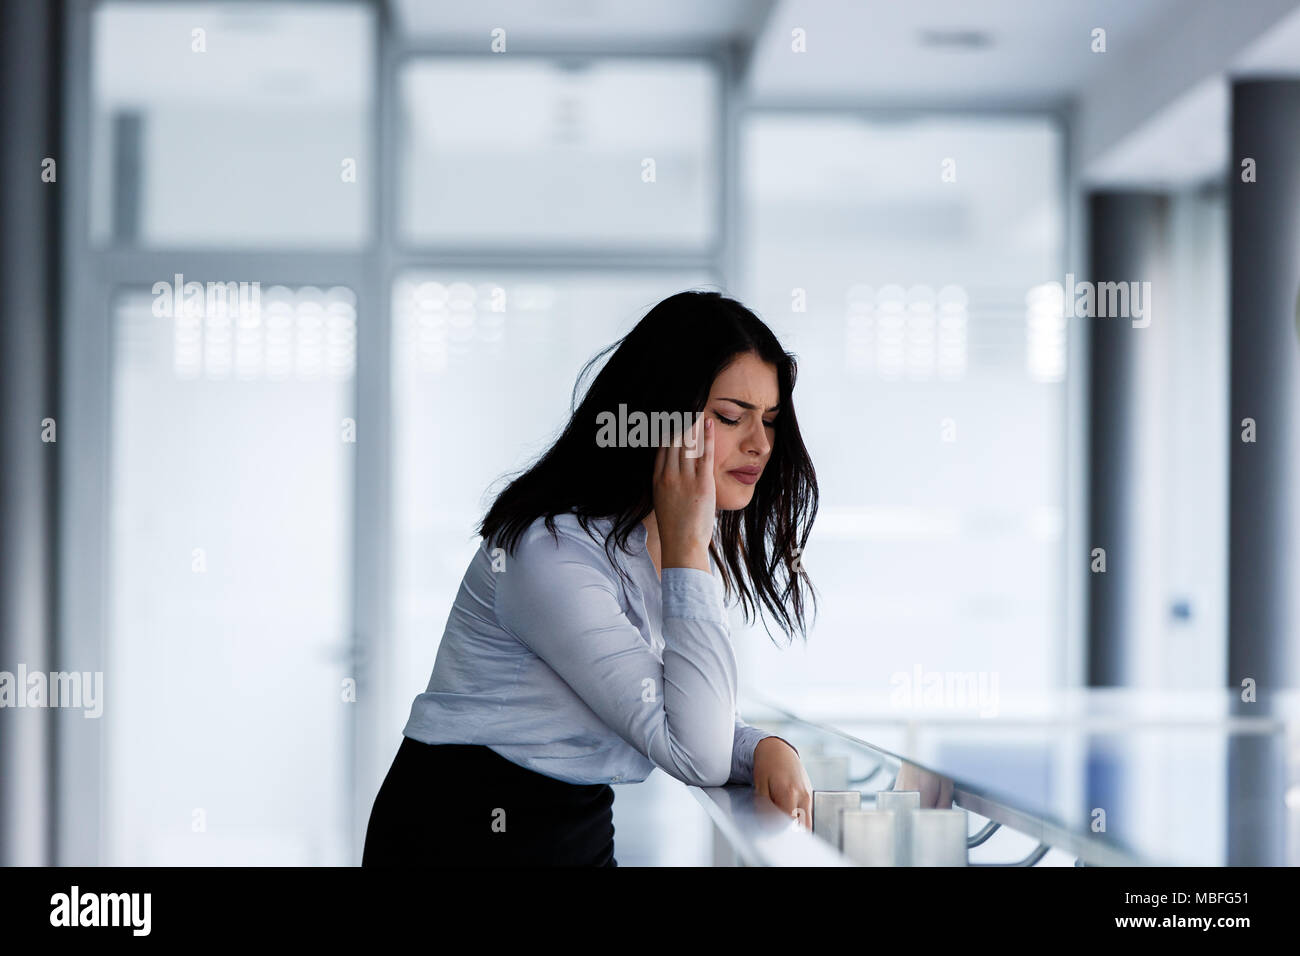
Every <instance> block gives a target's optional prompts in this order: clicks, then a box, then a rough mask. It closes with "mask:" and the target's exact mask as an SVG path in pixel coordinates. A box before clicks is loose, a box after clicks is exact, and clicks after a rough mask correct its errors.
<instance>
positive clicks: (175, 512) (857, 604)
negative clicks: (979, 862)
mask: <svg viewBox="0 0 1300 956" xmlns="http://www.w3.org/2000/svg"><path fill="white" fill-rule="evenodd" d="M0 16H3V17H4V18H5V21H6V26H7V27H8V28H9V29H7V30H6V31H5V33H6V36H5V41H4V42H5V45H6V54H7V55H6V57H5V67H4V68H5V71H6V72H5V79H4V88H5V94H4V95H5V109H6V113H5V115H6V119H7V120H12V128H13V135H12V137H11V138H10V139H9V140H8V141H7V142H6V144H5V146H4V147H3V151H4V155H5V162H6V167H5V173H6V175H5V177H4V182H5V185H4V190H5V195H4V202H5V208H6V210H7V212H6V216H5V223H4V226H3V231H4V241H5V252H4V263H3V264H4V276H3V278H4V288H5V290H6V292H5V295H6V298H7V299H8V300H9V301H8V302H7V305H6V311H5V317H4V332H3V335H4V341H3V344H4V350H3V354H2V355H0V362H3V370H2V371H3V375H2V376H0V378H3V380H4V422H3V428H4V429H5V431H4V435H3V445H2V447H0V455H3V458H4V480H5V487H4V496H3V510H2V515H3V519H4V531H3V535H0V537H3V562H4V563H3V574H2V575H0V582H2V583H0V609H2V610H3V617H2V618H0V624H2V625H3V637H2V639H0V670H5V671H11V672H12V671H16V669H17V667H18V665H19V664H22V665H23V666H24V667H25V669H26V670H27V671H28V672H36V671H46V672H52V671H74V672H78V673H85V674H95V673H98V674H101V675H102V678H103V688H104V689H103V698H104V699H103V704H104V709H103V713H102V716H99V717H96V718H93V719H92V718H87V717H85V716H83V713H82V711H81V710H78V709H76V708H71V707H58V708H41V707H14V708H13V709H6V710H5V711H4V712H2V713H0V732H2V733H3V735H4V746H3V748H0V833H2V834H3V844H2V851H0V857H3V860H2V862H3V863H5V864H15V863H27V864H31V863H45V862H57V863H63V864H70V863H79V864H128V865H130V864H142V865H154V864H186V865H188V864H199V865H203V864H218V865H224V864H236V863H254V864H272V865H353V864H355V863H357V862H359V860H360V847H361V840H362V837H363V836H364V829H365V823H366V818H367V815H368V813H369V809H370V805H371V801H372V800H373V797H374V794H375V792H376V790H377V788H378V786H379V783H380V781H381V780H382V777H383V774H384V773H385V772H386V770H387V768H388V765H389V763H390V761H391V759H392V757H393V755H394V753H395V752H396V749H397V746H398V744H399V742H400V733H401V728H402V726H403V724H404V723H405V721H406V717H407V714H408V712H409V708H410V705H411V701H412V699H413V697H414V696H415V695H416V694H417V693H419V692H420V691H422V690H423V689H424V687H425V685H426V683H427V682H428V679H429V672H430V669H431V667H432V665H433V661H434V657H435V654H436V652H437V647H438V641H439V638H440V636H441V633H442V628H443V626H444V624H445V621H446V618H447V614H448V610H449V608H450V605H451V602H452V600H453V599H454V598H455V595H456V592H457V589H458V587H459V583H460V579H461V575H462V574H463V573H464V570H465V567H466V565H467V563H468V561H469V559H470V557H471V555H472V554H473V553H474V550H475V548H476V547H477V539H476V537H475V535H474V531H473V528H474V525H475V524H476V523H477V521H478V519H479V518H480V517H481V516H482V514H483V512H484V510H485V509H486V507H487V505H488V504H489V503H490V500H491V499H490V497H489V492H490V491H492V490H498V489H499V488H500V487H501V484H500V480H501V479H502V478H503V477H504V476H505V475H507V474H508V473H512V472H515V471H517V470H519V469H520V468H522V467H523V466H524V465H525V464H526V463H527V462H528V461H530V460H531V458H532V457H533V456H534V455H536V454H537V453H538V452H540V451H541V450H542V449H543V448H544V447H545V445H546V444H547V443H548V441H549V439H550V438H552V437H553V435H554V432H555V430H556V429H557V428H558V427H559V426H560V425H561V424H562V423H563V422H564V420H565V418H566V414H567V412H568V410H569V403H570V399H571V392H572V388H573V383H574V378H575V376H576V374H577V372H578V370H579V368H580V367H581V366H582V364H583V363H584V362H585V361H586V360H587V359H588V358H590V357H591V356H592V355H593V354H595V353H596V352H597V351H598V350H599V349H601V348H602V347H604V346H605V345H607V344H609V343H610V342H612V341H613V340H614V339H616V338H617V337H619V336H620V335H622V334H623V333H624V332H626V331H627V330H628V329H629V328H630V327H631V326H632V325H633V324H634V323H635V322H636V321H637V319H639V318H640V317H641V316H642V315H643V314H644V313H645V311H646V310H647V309H648V308H649V307H650V306H652V305H653V304H654V303H655V302H657V301H659V300H660V299H662V298H663V297H665V296H666V295H669V294H671V293H673V292H676V291H680V290H682V289H686V288H713V289H720V290H722V291H724V292H725V293H727V294H729V295H732V296H734V297H736V298H738V299H739V300H740V301H742V302H744V303H745V304H746V305H748V306H749V307H750V308H752V309H754V310H755V311H756V312H757V313H758V314H759V315H760V316H761V317H762V318H763V319H764V320H765V321H766V322H768V323H769V324H770V325H771V327H772V328H773V330H774V331H775V332H776V334H777V335H778V337H780V339H781V341H782V343H783V345H785V347H786V348H788V349H790V350H791V351H793V352H795V353H796V354H797V356H798V357H799V362H800V366H801V367H800V372H801V375H800V378H799V383H798V386H797V388H796V390H795V399H796V401H797V403H798V408H799V417H800V421H801V425H802V428H803V430H804V434H805V437H806V439H807V442H808V445H809V450H810V453H811V455H812V458H813V461H814V463H815V465H816V467H817V472H818V478H819V481H820V484H821V493H822V509H821V511H820V513H819V515H818V518H817V522H816V525H815V528H814V532H813V537H812V539H811V541H810V543H809V547H808V550H807V554H806V555H804V556H803V563H804V565H805V566H806V567H807V568H808V570H809V573H810V574H811V575H812V578H813V581H814V583H815V585H816V587H817V589H818V594H819V603H818V607H819V614H818V617H817V620H816V626H815V628H814V629H813V633H812V637H811V639H810V642H809V645H808V646H807V647H803V646H801V645H795V646H793V647H789V648H783V647H778V646H776V645H775V644H774V642H773V641H772V640H770V639H769V636H768V635H767V634H766V633H765V631H764V629H763V627H762V626H761V625H756V626H744V625H743V622H742V619H741V617H740V615H739V613H738V612H737V613H736V614H735V615H734V617H733V635H734V639H735V643H736V649H737V654H738V657H739V661H740V673H741V684H742V688H744V687H749V688H752V689H755V690H761V692H762V694H763V695H764V696H765V697H768V698H773V699H776V700H779V701H781V702H782V703H783V704H785V705H786V706H787V707H789V708H790V709H791V710H794V711H795V712H798V713H800V714H806V715H808V716H810V717H816V718H818V719H825V720H827V721H831V722H834V721H837V720H846V719H849V718H852V717H853V716H855V715H856V714H859V712H860V711H861V710H862V708H864V707H868V706H872V707H874V706H876V705H878V704H881V703H882V702H888V701H890V700H891V698H893V696H894V694H895V692H896V690H897V687H898V684H899V682H900V680H902V681H910V680H911V679H912V675H914V674H920V673H941V674H942V673H953V672H957V673H980V674H985V675H996V676H995V680H996V687H997V694H998V706H999V707H1001V708H1002V709H1004V710H1005V711H1009V712H1014V711H1015V709H1016V707H1017V706H1018V703H1019V702H1022V701H1034V700H1039V699H1042V698H1044V697H1051V695H1053V694H1054V693H1056V692H1058V691H1061V690H1065V689H1069V688H1086V687H1090V686H1117V687H1121V686H1122V687H1129V688H1151V689H1153V690H1155V689H1159V690H1191V691H1202V690H1208V689H1222V688H1225V687H1235V686H1237V685H1238V684H1239V682H1240V680H1241V679H1242V677H1243V675H1252V676H1254V677H1256V678H1258V679H1259V680H1260V682H1261V684H1269V685H1271V686H1276V687H1289V688H1295V687H1297V686H1300V657H1297V654H1296V650H1295V648H1296V646H1297V645H1296V643H1295V634H1296V633H1297V630H1296V627H1297V625H1300V597H1297V595H1300V588H1296V587H1295V586H1294V585H1295V582H1296V581H1297V580H1300V577H1298V576H1297V575H1298V574H1300V551H1298V550H1297V549H1296V547H1295V542H1296V541H1297V540H1300V481H1297V480H1296V478H1297V473H1298V472H1300V418H1297V416H1296V413H1295V408H1296V407H1298V406H1296V404H1295V399H1296V398H1297V397H1298V396H1297V393H1298V392H1300V373H1298V372H1297V365H1298V364H1300V343H1298V342H1297V336H1296V332H1297V329H1296V328H1295V327H1294V326H1293V325H1292V326H1288V327H1287V328H1284V329H1283V330H1282V331H1281V332H1278V331H1276V329H1275V328H1274V326H1268V328H1267V329H1266V328H1265V327H1264V325H1263V324H1262V323H1264V322H1265V321H1267V320H1268V317H1269V316H1276V315H1278V314H1285V315H1291V314H1294V309H1295V305H1294V296H1295V294H1296V291H1297V290H1296V274H1295V263H1296V262H1297V261H1300V257H1298V253H1300V249H1298V248H1297V247H1298V246H1300V240H1297V235H1300V229H1297V221H1298V217H1300V212H1297V206H1296V205H1295V203H1291V205H1290V206H1289V207H1288V206H1286V205H1285V203H1283V204H1281V205H1280V206H1278V208H1276V210H1275V211H1274V212H1273V214H1272V215H1271V216H1270V213H1269V209H1270V208H1271V207H1272V206H1277V205H1278V204H1277V203H1268V202H1263V203H1259V204H1257V205H1255V206H1252V205H1249V203H1250V201H1251V200H1249V199H1246V200H1243V199H1242V197H1241V194H1240V193H1234V192H1233V190H1234V189H1238V188H1239V187H1240V185H1241V184H1242V182H1243V180H1242V160H1243V159H1244V158H1248V157H1253V158H1254V159H1256V160H1258V161H1259V162H1260V164H1261V165H1260V167H1259V174H1258V175H1259V182H1260V183H1264V182H1265V181H1266V178H1270V177H1271V178H1272V182H1273V183H1274V185H1273V186H1272V187H1270V188H1279V189H1282V190H1283V192H1282V193H1281V194H1283V195H1286V196H1289V197H1290V198H1291V199H1294V198H1295V197H1296V196H1297V195H1300V172H1297V166H1296V163H1295V162H1294V157H1295V150H1296V149H1297V148H1300V142H1297V135H1296V133H1295V130H1297V129H1300V5H1297V4H1296V3H1295V2H1294V0H1287V2H1282V0H1251V2H1249V3H1244V4H1222V3H1217V2H1212V0H1183V2H1175V0H1096V2H1091V3H1088V4H1038V3H1030V2H1013V0H985V2H980V3H967V2H958V0H924V2H918V3H909V4H897V3H892V2H885V0H879V2H876V0H872V2H860V3H855V2H848V0H829V2H828V0H724V2H715V3H709V4H707V5H700V4H697V3H689V2H686V0H671V2H655V3H649V2H640V0H637V2H621V3H620V2H597V0H592V2H583V3H577V2H559V0H552V2H545V3H535V4H533V3H529V4H523V3H509V2H489V3H459V2H443V0H439V2H421V0H391V2H369V0H355V2H354V0H344V2H328V3H327V2H319V3H317V2H272V0H264V2H240V3H220V2H214V3H208V2H197V0H195V2H188V0H186V2H171V0H159V2H153V0H100V2H89V0H70V2H66V3H53V4H48V5H40V4H33V3H23V2H20V3H14V4H12V5H8V4H7V5H6V7H5V9H4V12H3V13H2V14H0ZM1098 29H1102V31H1103V34H1102V36H1101V37H1100V45H1101V48H1100V49H1098V43H1099V37H1098V35H1097V33H1096V31H1097V30H1098ZM1248 144H1250V153H1249V154H1247V153H1244V152H1243V150H1244V149H1246V148H1247V145H1248ZM1256 147H1257V148H1256ZM1287 157H1289V158H1290V159H1291V160H1292V162H1291V163H1290V164H1289V167H1288V166H1287V164H1286V163H1285V162H1284V158H1287ZM47 159H54V160H55V161H56V162H55V165H54V167H53V168H54V169H56V170H57V172H56V178H54V179H51V178H50V177H49V174H48V169H49V168H50V167H49V166H48V164H47V163H46V162H45V160H47ZM43 177H44V178H43ZM1279 180H1281V181H1282V182H1283V185H1282V186H1278V185H1277V183H1278V182H1279ZM40 190H44V192H40ZM1274 195H1277V194H1274ZM1234 202H1235V203H1236V206H1235V207H1234ZM1234 217H1235V218H1234ZM1288 243H1289V245H1288ZM1288 270H1289V271H1288ZM1098 280H1101V281H1106V280H1111V281H1124V282H1129V281H1133V282H1135V283H1137V284H1138V286H1137V288H1142V286H1141V283H1148V284H1149V285H1148V286H1147V288H1149V289H1150V290H1151V291H1150V299H1149V301H1148V302H1147V304H1148V306H1150V309H1151V311H1150V313H1149V316H1147V317H1148V318H1149V320H1150V321H1149V325H1145V326H1144V325H1142V324H1141V319H1142V318H1143V317H1142V316H1137V315H1130V314H1128V313H1126V314H1124V315H1122V316H1118V317H1096V316H1093V317H1088V316H1085V315H1076V314H1074V313H1075V311H1076V307H1077V305H1078V303H1077V301H1076V299H1075V297H1074V295H1073V292H1074V288H1075V287H1076V284H1083V283H1087V282H1092V281H1098ZM241 283H243V284H245V285H246V286H249V285H250V284H251V286H255V287H256V290H257V292H256V294H257V295H258V296H259V298H258V300H257V302H256V304H255V305H253V304H251V303H250V302H249V300H248V298H247V297H246V294H245V293H247V292H248V290H246V289H245V290H243V291H241V286H240V284H241ZM1077 287H1081V285H1077ZM1288 290H1289V294H1290V295H1291V296H1292V300H1291V302H1290V303H1287V302H1286V301H1285V295H1286V294H1287V292H1288ZM1135 295H1136V293H1135ZM196 302H197V306H196V307H192V305H193V304H194V303H196ZM1279 303H1280V304H1279ZM1128 305H1129V307H1130V311H1131V310H1132V309H1134V308H1136V307H1137V300H1136V299H1134V300H1133V301H1131V302H1129V303H1128ZM1288 306H1289V307H1290V308H1291V309H1292V310H1293V311H1292V312H1291V313H1286V312H1285V311H1283V313H1279V309H1283V310H1285V308H1287V307H1288ZM1251 316H1259V317H1260V318H1259V319H1258V322H1259V323H1261V324H1259V325H1252V324H1251V322H1252V321H1253V320H1252V319H1251V318H1250V317H1251ZM1244 418H1251V419H1252V420H1254V421H1256V422H1258V427H1259V429H1260V435H1261V438H1260V440H1259V443H1256V444H1255V445H1254V446H1253V447H1252V446H1251V445H1248V444H1243V442H1242V441H1239V440H1238V433H1239V432H1241V431H1242V428H1243V427H1244V426H1243V425H1242V424H1241V421H1242V419H1244ZM46 419H50V420H51V423H52V424H54V425H56V429H55V433H56V440H51V437H50V434H51V426H50V425H49V424H46ZM1247 454H1250V455H1253V457H1250V458H1248V459H1245V458H1242V459H1237V458H1234V456H1239V455H1247ZM1234 529H1235V531H1234ZM1250 535H1256V537H1254V538H1252V537H1249V536H1250ZM1261 536H1262V537H1261ZM1097 549H1101V550H1102V551H1103V552H1104V562H1108V566H1106V567H1105V569H1104V571H1103V572H1102V574H1104V575H1105V577H1102V576H1101V574H1099V573H1098V570H1097ZM900 675H901V676H900ZM1034 772H1035V773H1037V772H1038V771H1037V770H1035V771H1034ZM1225 772H1226V771H1225ZM615 791H616V800H615V824H616V828H617V847H618V850H617V856H618V859H619V863H620V865H623V866H635V865H668V864H682V865H693V864H701V865H707V864H708V863H709V861H710V859H711V852H712V849H711V844H710V829H709V825H708V822H707V820H705V818H704V817H703V816H702V815H701V813H700V810H699V807H698V806H697V805H696V803H695V801H694V800H693V799H692V797H691V795H690V794H689V793H687V791H686V790H685V789H684V788H683V787H682V786H681V785H680V784H679V783H678V782H677V781H674V780H672V779H670V778H668V777H667V775H666V774H664V773H663V772H662V771H656V772H655V773H654V774H653V775H652V778H651V779H650V780H649V781H647V782H646V783H645V784H642V785H639V786H636V787H631V786H626V787H616V788H615Z"/></svg>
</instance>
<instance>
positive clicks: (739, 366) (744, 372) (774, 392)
mask: <svg viewBox="0 0 1300 956" xmlns="http://www.w3.org/2000/svg"><path fill="white" fill-rule="evenodd" d="M709 394H710V396H711V397H724V396H725V397H727V398H741V399H745V400H746V401H752V402H754V403H755V404H759V403H762V405H763V406H764V407H767V406H770V405H775V404H776V403H777V402H778V401H779V400H780V398H781V392H780V386H779V384H778V382H777V377H776V366H775V365H772V364H771V363H769V362H764V361H763V360H762V359H760V358H759V357H758V356H757V355H753V354H752V353H747V354H745V355H741V356H738V357H737V358H736V360H735V361H733V362H732V363H731V364H730V365H728V366H727V367H726V368H724V369H723V370H722V371H721V372H719V373H718V377H717V378H715V379H714V380H713V388H711V389H710V390H709Z"/></svg>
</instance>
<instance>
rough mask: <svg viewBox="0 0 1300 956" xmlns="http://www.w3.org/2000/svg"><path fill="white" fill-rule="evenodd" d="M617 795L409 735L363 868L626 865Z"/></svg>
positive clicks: (375, 811) (376, 812)
mask: <svg viewBox="0 0 1300 956" xmlns="http://www.w3.org/2000/svg"><path fill="white" fill-rule="evenodd" d="M613 806H614V789H613V788H612V787H611V786H609V784H603V783H597V784H572V783H566V782H565V781H563V780H556V779H555V778H554V777H548V776H546V775H544V774H540V773H536V772H535V771H532V770H529V769H527V768H526V767H521V766H519V765H518V764H515V763H511V762H510V761H509V760H507V759H506V758H505V757H502V756H501V755H500V754H498V753H497V752H496V751H494V750H492V749H491V748H489V747H486V746H483V745H480V744H426V743H422V742H420V741H418V740H413V739H411V738H410V737H403V738H402V744H401V746H400V747H398V749H397V756H396V757H395V758H394V759H393V765H392V767H390V768H389V770H388V776H386V777H385V778H384V783H383V785H382V786H381V787H380V788H379V793H378V795H377V796H376V797H375V803H374V806H373V807H372V808H371V811H370V823H369V826H368V827H367V829H366V843H365V849H364V850H363V851H362V856H361V865H362V866H404V867H406V866H450V867H484V866H519V867H523V866H618V861H616V860H615V859H614V812H613Z"/></svg>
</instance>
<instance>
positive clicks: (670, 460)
mask: <svg viewBox="0 0 1300 956" xmlns="http://www.w3.org/2000/svg"><path fill="white" fill-rule="evenodd" d="M681 443H682V439H681V436H680V435H677V434H674V435H672V436H671V438H670V439H669V441H668V444H667V445H665V446H664V474H666V475H676V474H679V473H680V472H681V454H682V453H681V452H680V451H678V450H677V449H678V447H679V446H680V445H681Z"/></svg>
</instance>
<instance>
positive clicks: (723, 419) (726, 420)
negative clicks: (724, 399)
mask: <svg viewBox="0 0 1300 956" xmlns="http://www.w3.org/2000/svg"><path fill="white" fill-rule="evenodd" d="M713 414H714V415H717V416H718V421H720V422H722V424H724V425H739V424H740V419H738V418H726V417H725V416H723V414H722V413H721V412H717V411H715V412H714V413H713ZM763 424H764V425H766V426H767V427H768V428H775V427H776V422H767V421H765V422H763Z"/></svg>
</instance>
